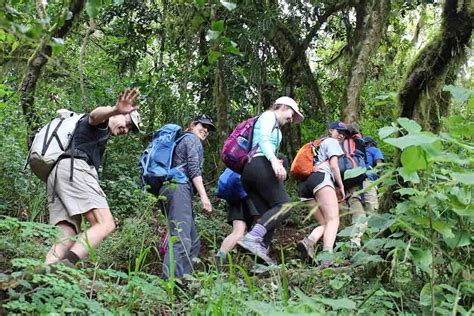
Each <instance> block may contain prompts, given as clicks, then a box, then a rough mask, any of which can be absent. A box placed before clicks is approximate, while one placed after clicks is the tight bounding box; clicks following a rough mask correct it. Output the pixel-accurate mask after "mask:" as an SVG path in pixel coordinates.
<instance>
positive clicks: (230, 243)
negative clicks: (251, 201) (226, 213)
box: [220, 220, 247, 253]
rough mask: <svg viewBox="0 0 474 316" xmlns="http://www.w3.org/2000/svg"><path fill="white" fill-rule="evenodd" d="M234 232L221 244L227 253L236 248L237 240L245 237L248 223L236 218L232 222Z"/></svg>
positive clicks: (222, 249)
mask: <svg viewBox="0 0 474 316" xmlns="http://www.w3.org/2000/svg"><path fill="white" fill-rule="evenodd" d="M232 227H233V228H232V232H231V233H230V234H229V236H227V237H226V238H225V239H224V241H223V242H222V245H221V249H220V250H221V251H223V252H225V253H227V252H229V251H231V250H232V249H234V247H235V245H236V244H237V242H238V241H239V240H240V239H241V238H242V237H244V234H245V229H246V228H247V225H246V224H245V222H244V221H241V220H234V221H233V222H232Z"/></svg>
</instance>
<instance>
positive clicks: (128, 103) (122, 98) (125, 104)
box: [115, 88, 140, 114]
mask: <svg viewBox="0 0 474 316" xmlns="http://www.w3.org/2000/svg"><path fill="white" fill-rule="evenodd" d="M139 96H140V92H139V91H138V89H136V88H133V89H127V90H125V92H124V93H122V94H120V95H119V97H118V98H117V102H116V103H115V110H116V111H117V112H118V113H120V114H127V113H130V112H132V111H135V110H137V109H138V107H137V106H134V105H133V103H134V102H135V100H136V99H138V97H139Z"/></svg>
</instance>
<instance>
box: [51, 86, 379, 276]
mask: <svg viewBox="0 0 474 316" xmlns="http://www.w3.org/2000/svg"><path fill="white" fill-rule="evenodd" d="M138 97H139V92H138V90H136V89H127V90H126V91H125V92H124V93H123V94H121V95H120V96H119V97H118V99H117V101H116V104H115V105H114V106H109V107H98V108H96V109H94V110H93V111H91V112H90V113H89V114H85V115H84V116H83V117H81V118H80V119H79V121H78V123H77V127H76V130H75V132H74V136H73V137H72V140H71V144H70V146H69V147H68V149H67V150H65V151H64V153H63V154H61V156H60V157H59V159H58V160H57V162H56V163H55V164H54V167H53V168H52V170H51V172H50V173H49V175H48V177H47V196H48V209H49V220H50V224H52V225H56V226H57V227H58V228H59V230H60V231H61V232H62V236H61V238H60V239H58V240H57V242H56V243H55V244H54V245H53V246H52V248H51V249H50V251H49V252H48V254H47V256H46V260H45V263H46V264H53V263H56V262H61V263H64V264H68V265H75V264H76V263H77V262H78V261H79V260H81V259H83V258H85V257H86V256H87V255H88V252H89V251H88V248H89V247H93V248H95V247H97V246H98V245H99V243H100V242H101V241H102V240H103V239H105V238H106V237H107V236H108V235H110V234H111V233H112V232H113V231H114V229H115V223H114V219H113V216H112V213H111V211H110V208H109V206H108V203H107V199H106V196H105V194H104V192H103V190H102V189H101V187H100V185H99V181H98V174H97V171H98V169H99V166H100V162H101V158H102V155H103V153H104V150H105V147H106V145H107V141H108V139H109V137H110V136H117V135H124V134H127V133H128V132H129V131H139V130H140V127H141V119H140V115H139V114H138V111H137V110H138V109H137V107H135V106H134V102H135V101H136V100H137V99H138ZM303 119H304V116H303V115H302V113H301V112H300V110H299V107H298V104H297V103H296V102H295V100H293V99H292V98H290V97H286V96H284V97H280V98H278V99H277V100H275V102H274V103H273V104H272V105H271V106H270V107H269V108H268V109H267V110H266V111H265V112H263V113H262V114H260V115H259V116H258V117H257V118H256V119H255V121H254V122H253V126H252V129H251V137H250V138H249V139H248V141H249V144H248V145H246V146H248V148H249V153H248V155H247V157H246V160H245V164H244V165H243V166H242V169H241V170H237V171H236V170H231V169H229V168H227V169H225V170H224V172H223V173H222V175H221V177H220V179H219V189H218V191H219V192H220V193H221V197H222V196H223V197H224V198H225V199H226V200H227V202H228V214H227V221H228V223H229V224H230V225H232V232H231V233H230V234H229V235H228V236H227V237H226V238H225V239H224V240H223V242H222V244H221V247H220V249H219V251H218V252H217V254H216V258H215V260H216V264H217V265H218V266H219V267H220V266H221V265H222V264H224V263H225V262H226V261H227V258H228V254H229V252H230V251H231V250H232V249H233V248H234V247H235V246H236V245H237V244H238V245H240V247H242V248H243V249H245V250H247V251H248V252H250V253H252V254H253V256H256V257H258V258H260V259H261V260H263V261H264V262H265V263H267V264H273V263H275V262H274V260H273V259H272V258H271V257H270V255H269V248H270V246H271V243H272V239H273V235H274V232H275V230H276V229H277V228H278V227H279V226H281V225H282V223H283V222H284V221H285V220H286V219H287V218H288V216H289V214H290V212H288V210H289V207H288V206H287V205H288V204H287V203H288V202H290V196H289V195H288V193H287V191H286V189H285V185H284V181H285V180H286V179H287V178H288V177H289V164H288V162H287V160H286V158H285V157H284V156H283V155H281V154H280V153H279V147H280V143H281V142H282V139H283V135H282V132H281V128H282V126H284V125H285V124H291V123H295V124H297V123H300V122H302V121H303ZM215 130H216V127H215V125H214V123H213V121H212V119H211V118H209V117H208V116H206V115H198V116H197V117H195V118H194V119H193V120H192V121H191V122H190V124H189V125H188V126H187V128H186V130H185V131H184V132H180V135H181V137H180V140H179V142H176V143H175V144H174V145H173V149H172V152H171V157H170V164H171V167H172V168H174V169H173V170H174V171H175V173H173V175H174V176H172V178H173V179H168V180H171V181H162V182H160V186H159V187H158V189H157V190H156V191H154V192H153V193H154V194H156V195H161V196H165V197H166V199H159V203H160V209H161V210H162V211H163V213H164V215H165V216H166V218H167V222H168V233H169V234H170V235H171V236H176V237H177V238H176V240H175V241H174V242H172V243H170V244H171V245H172V247H168V249H167V250H166V254H165V256H164V260H163V268H162V277H163V278H169V277H170V274H171V273H173V274H174V275H175V276H176V277H182V276H183V275H185V274H190V273H192V271H193V259H194V258H196V257H197V256H198V254H199V250H200V241H199V234H198V232H197V229H196V223H195V216H194V215H195V214H194V211H193V197H194V195H195V194H196V193H197V194H198V195H199V197H200V200H201V205H202V210H203V211H204V212H206V213H211V212H212V210H213V207H212V204H211V201H210V199H209V197H208V194H207V192H206V188H205V186H204V182H203V177H202V172H203V161H204V158H203V156H204V154H203V146H202V142H203V141H204V140H205V139H206V138H207V137H208V135H209V133H210V132H212V131H215ZM157 134H158V132H157ZM350 135H351V137H353V139H354V140H355V146H356V148H357V147H360V148H358V149H359V150H361V151H362V150H363V152H364V155H365V157H364V163H365V164H366V165H365V166H364V167H366V168H367V172H366V173H364V176H363V177H362V178H360V181H359V182H358V183H355V184H351V186H348V185H347V182H346V183H345V181H344V179H343V174H342V173H341V170H340V168H341V167H340V165H341V164H340V161H339V160H340V159H341V157H344V155H347V152H346V151H345V150H344V149H343V147H344V146H343V144H344V141H345V139H348V137H349V136H350ZM155 136H156V135H155ZM341 144H342V145H341ZM310 145H311V149H312V150H313V152H312V154H311V161H310V167H309V168H310V170H308V171H307V173H306V174H305V176H304V177H295V178H296V179H297V181H298V186H299V195H300V196H299V197H300V199H301V200H302V201H309V202H307V203H310V204H311V205H313V206H314V207H315V208H317V210H316V211H315V212H314V216H315V218H316V220H317V221H318V223H319V225H318V226H317V227H316V228H315V229H313V231H312V232H311V233H310V234H309V235H308V236H307V237H305V238H304V239H303V240H301V241H299V242H298V244H297V248H298V250H299V251H301V253H302V254H303V255H304V256H305V257H307V258H311V259H315V246H316V243H317V242H318V241H319V240H320V239H321V240H322V244H323V251H325V252H328V253H332V251H333V248H334V244H335V240H336V234H337V232H338V228H339V209H340V207H341V204H342V203H343V202H346V203H347V204H348V205H349V207H350V211H351V213H352V215H353V223H354V226H355V227H357V231H356V232H355V233H354V234H353V236H352V239H351V243H352V245H353V246H354V247H360V246H361V235H362V233H363V231H364V229H365V227H366V226H367V219H366V212H365V210H367V211H368V212H374V211H376V210H377V209H378V204H377V192H376V186H375V185H374V184H373V183H372V182H373V181H374V180H376V178H377V174H376V173H375V172H371V171H370V170H371V169H372V168H373V167H375V166H376V165H377V164H378V163H380V162H382V161H383V159H384V158H383V155H382V153H381V151H380V149H378V148H377V143H376V142H375V140H374V139H373V138H371V137H364V138H363V137H362V135H360V132H359V130H358V128H357V126H355V125H352V126H347V125H346V124H344V123H343V122H340V121H336V122H333V123H332V124H330V125H329V128H328V133H327V135H325V136H324V137H321V138H319V139H318V141H317V142H313V143H311V144H310ZM150 147H152V146H151V145H150ZM308 148H309V147H308ZM300 151H302V150H300ZM147 159H151V160H153V157H152V156H151V157H149V158H147ZM351 159H352V158H351ZM298 161H299V160H298V155H297V157H295V160H294V161H293V163H292V165H291V173H292V175H293V169H295V170H296V169H298V167H299V166H295V165H298ZM168 171H169V170H168ZM295 175H296V172H295ZM173 180H176V181H173ZM362 189H364V193H363V194H358V195H356V194H354V193H355V192H356V191H361V190H362ZM225 190H227V194H225V193H222V191H225ZM219 192H218V196H219ZM229 192H230V193H229ZM83 219H85V220H87V221H88V222H89V224H90V227H89V228H88V229H87V230H85V231H83V232H81V222H82V220H83ZM76 235H77V236H76ZM171 249H172V251H171ZM325 258H327V259H324V260H322V261H320V262H318V264H319V266H320V267H321V268H324V267H329V266H331V265H332V264H333V261H332V256H326V257H325ZM172 271H173V272H172Z"/></svg>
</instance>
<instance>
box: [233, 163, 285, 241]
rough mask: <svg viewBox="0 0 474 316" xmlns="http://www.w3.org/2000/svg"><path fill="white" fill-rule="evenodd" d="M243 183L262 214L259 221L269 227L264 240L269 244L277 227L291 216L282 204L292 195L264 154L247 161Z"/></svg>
mask: <svg viewBox="0 0 474 316" xmlns="http://www.w3.org/2000/svg"><path fill="white" fill-rule="evenodd" d="M242 184H243V186H244V189H245V191H246V192H247V194H248V196H249V198H250V199H251V200H252V202H253V203H254V205H255V207H256V208H257V210H258V211H259V213H260V215H261V216H262V217H261V218H260V219H259V220H258V222H257V223H258V224H261V225H263V226H265V228H266V229H267V234H266V235H265V237H264V240H263V242H264V244H265V245H266V246H269V245H270V242H271V239H272V236H273V233H274V231H275V228H276V227H277V226H279V225H281V223H282V222H283V221H284V220H285V219H287V218H288V216H289V212H288V211H286V212H285V209H284V208H282V206H283V204H285V203H287V202H289V201H290V197H289V196H288V193H286V190H285V186H284V184H283V182H282V181H280V180H278V179H277V178H276V176H275V172H274V171H273V168H272V165H271V163H270V161H268V160H267V158H265V157H263V156H258V157H255V158H253V159H252V160H251V161H250V162H249V163H247V165H246V166H245V168H244V171H243V173H242Z"/></svg>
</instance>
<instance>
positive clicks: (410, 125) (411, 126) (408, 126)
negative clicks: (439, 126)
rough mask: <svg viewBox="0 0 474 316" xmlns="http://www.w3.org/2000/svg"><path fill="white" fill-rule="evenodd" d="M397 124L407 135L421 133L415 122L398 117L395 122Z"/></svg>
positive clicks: (418, 125)
mask: <svg viewBox="0 0 474 316" xmlns="http://www.w3.org/2000/svg"><path fill="white" fill-rule="evenodd" d="M397 122H398V124H400V126H401V127H403V128H404V129H405V130H406V131H407V132H408V133H418V132H421V126H420V124H418V123H417V122H415V121H413V120H410V119H408V118H406V117H400V118H398V120H397Z"/></svg>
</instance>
